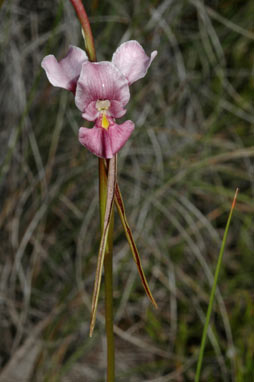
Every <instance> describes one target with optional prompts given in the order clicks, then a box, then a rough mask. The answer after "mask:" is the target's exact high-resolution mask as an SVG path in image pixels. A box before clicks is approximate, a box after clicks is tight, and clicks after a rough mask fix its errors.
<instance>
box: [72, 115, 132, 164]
mask: <svg viewBox="0 0 254 382" xmlns="http://www.w3.org/2000/svg"><path fill="white" fill-rule="evenodd" d="M133 130H134V123H133V122H132V121H125V122H124V123H123V124H121V125H117V124H116V123H113V124H111V125H110V127H109V128H108V129H107V130H106V129H103V128H102V127H98V126H97V125H95V126H94V127H93V128H92V129H88V128H86V127H81V128H80V129H79V142H80V143H81V144H82V145H83V146H85V147H86V148H87V149H88V150H89V151H91V152H92V153H93V154H95V155H96V156H97V157H100V158H107V159H109V158H112V157H113V155H115V154H116V153H117V152H118V151H119V150H120V149H121V148H122V147H123V145H124V144H125V143H126V141H127V140H128V139H129V137H130V135H131V133H132V132H133Z"/></svg>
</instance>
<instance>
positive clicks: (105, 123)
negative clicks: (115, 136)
mask: <svg viewBox="0 0 254 382" xmlns="http://www.w3.org/2000/svg"><path fill="white" fill-rule="evenodd" d="M101 127H103V129H107V128H108V127H109V121H108V118H107V116H106V114H105V113H103V114H102V119H101Z"/></svg>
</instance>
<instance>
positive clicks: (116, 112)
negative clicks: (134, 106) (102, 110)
mask: <svg viewBox="0 0 254 382" xmlns="http://www.w3.org/2000/svg"><path fill="white" fill-rule="evenodd" d="M109 112H110V114H111V115H112V117H113V118H121V117H122V116H123V115H124V114H125V113H126V109H124V108H123V106H122V104H121V102H119V101H110V108H109Z"/></svg>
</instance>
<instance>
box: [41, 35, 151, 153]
mask: <svg viewBox="0 0 254 382" xmlns="http://www.w3.org/2000/svg"><path fill="white" fill-rule="evenodd" d="M156 55H157V51H153V52H152V53H151V56H150V57H148V56H147V55H146V53H145V51H144V49H143V48H142V46H141V45H140V44H139V43H138V42H137V41H127V42H125V43H123V44H121V45H120V46H119V48H118V49H117V50H116V52H115V53H114V54H113V57H112V61H111V62H109V61H101V62H90V61H89V60H88V57H87V55H86V53H85V52H84V51H83V50H82V49H80V48H78V47H75V46H71V47H70V48H69V51H68V53H67V55H66V57H64V58H63V59H62V60H60V61H59V62H58V61H57V60H56V58H55V57H54V56H53V55H49V56H46V57H45V58H44V59H43V61H42V63H41V66H42V67H43V69H44V70H45V72H46V74H47V77H48V80H49V82H50V83H51V84H52V85H54V86H56V87H61V88H64V89H67V90H69V91H71V92H73V94H74V96H75V103H76V106H77V107H78V109H79V110H80V111H81V112H82V117H83V118H84V119H86V120H88V121H93V122H94V127H93V128H86V127H81V128H80V129H79V141H80V143H81V144H82V145H83V146H85V147H86V148H87V149H88V150H89V151H91V152H92V153H93V154H95V155H96V156H98V157H100V158H106V159H109V158H112V157H113V156H114V155H115V154H116V153H117V152H118V151H119V150H120V149H121V148H122V147H123V146H124V144H125V143H126V141H127V140H128V139H129V137H130V135H131V133H132V132H133V130H134V123H133V122H132V121H130V120H127V121H125V122H123V123H122V124H117V123H116V119H117V118H121V117H122V116H124V114H125V113H126V109H125V106H126V105H127V103H128V102H129V99H130V90H129V86H130V85H131V84H133V82H135V81H137V80H139V79H140V78H143V77H144V76H145V75H146V72H147V70H148V68H149V66H150V65H151V63H152V61H153V59H154V58H155V56H156Z"/></svg>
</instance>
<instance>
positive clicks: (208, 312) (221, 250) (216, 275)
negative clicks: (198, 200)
mask: <svg viewBox="0 0 254 382" xmlns="http://www.w3.org/2000/svg"><path fill="white" fill-rule="evenodd" d="M237 194H238V188H237V189H236V192H235V196H234V200H233V203H232V207H231V210H230V213H229V216H228V220H227V224H226V228H225V232H224V235H223V239H222V244H221V248H220V253H219V257H218V261H217V265H216V270H215V276H214V281H213V286H212V291H211V294H210V300H209V305H208V309H207V313H206V319H205V325H204V329H203V334H202V339H201V345H200V350H199V357H198V364H197V369H196V374H195V382H199V380H200V374H201V367H202V363H203V357H204V350H205V344H206V338H207V332H208V327H209V322H210V318H211V314H212V308H213V302H214V297H215V292H216V288H217V283H218V278H219V273H220V269H221V264H222V258H223V253H224V249H225V245H226V240H227V236H228V230H229V226H230V222H231V218H232V214H233V210H234V208H235V204H236V198H237Z"/></svg>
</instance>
